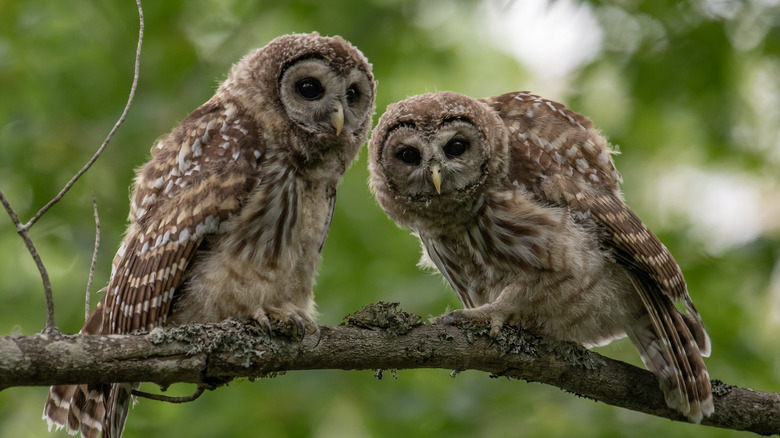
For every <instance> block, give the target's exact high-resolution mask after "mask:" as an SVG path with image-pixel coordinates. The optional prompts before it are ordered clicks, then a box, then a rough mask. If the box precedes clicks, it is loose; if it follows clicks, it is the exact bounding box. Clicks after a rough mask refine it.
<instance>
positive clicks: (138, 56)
mask: <svg viewBox="0 0 780 438" xmlns="http://www.w3.org/2000/svg"><path fill="white" fill-rule="evenodd" d="M135 3H136V4H137V5H138V17H139V19H140V29H139V31H138V46H137V47H136V49H135V70H134V72H133V85H132V86H131V87H130V96H128V98H127V103H126V104H125V109H124V110H123V111H122V115H121V116H119V120H117V121H116V123H115V124H114V127H113V128H111V132H109V133H108V136H106V139H105V140H103V144H101V145H100V147H99V148H98V150H97V152H95V154H94V155H93V156H92V158H90V159H89V161H88V162H87V164H85V165H84V167H82V168H81V170H79V171H78V172H77V173H76V174H75V175H73V178H71V179H70V181H68V183H67V184H65V187H63V188H62V190H60V192H59V193H58V194H57V196H55V197H54V198H53V199H52V200H51V201H49V202H48V203H47V204H46V205H44V206H43V208H41V209H40V210H39V211H38V213H36V214H35V216H33V217H32V218H31V219H30V221H29V222H27V223H26V224H25V225H24V226H25V227H26V228H30V227H31V226H32V225H33V224H34V223H35V222H37V221H38V219H40V218H41V216H43V214H44V213H46V211H48V210H49V208H51V207H52V206H53V205H54V204H56V203H57V202H59V200H60V199H62V197H63V196H65V194H66V193H67V192H68V190H70V188H71V187H72V186H73V184H75V183H76V181H78V179H79V178H81V176H82V175H84V173H86V172H87V170H89V168H90V167H92V165H93V164H94V163H95V161H97V159H98V157H100V155H101V154H102V153H103V151H104V150H105V149H106V147H107V146H108V143H109V142H110V141H111V139H112V138H113V137H114V134H115V133H116V131H117V130H118V129H119V127H120V126H122V123H124V121H125V117H127V113H128V112H129V111H130V106H131V105H132V104H133V99H134V98H135V90H136V88H137V87H138V76H139V71H140V68H141V43H142V42H143V39H144V11H143V9H141V0H136V2H135Z"/></svg>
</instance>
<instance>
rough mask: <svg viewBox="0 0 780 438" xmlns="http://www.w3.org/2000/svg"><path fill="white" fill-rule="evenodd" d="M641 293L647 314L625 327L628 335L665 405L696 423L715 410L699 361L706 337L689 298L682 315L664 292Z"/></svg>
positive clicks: (707, 350)
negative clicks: (658, 388) (651, 373)
mask: <svg viewBox="0 0 780 438" xmlns="http://www.w3.org/2000/svg"><path fill="white" fill-rule="evenodd" d="M640 294H641V292H640ZM642 295H644V296H642V299H643V301H645V308H646V309H647V310H648V314H647V315H646V317H645V318H643V319H641V320H639V321H637V324H635V325H634V326H633V327H631V328H630V329H629V330H627V333H628V337H629V339H631V342H632V343H633V344H634V346H635V347H636V349H637V350H638V351H639V355H640V356H641V358H642V362H644V364H645V366H646V367H647V368H648V369H649V370H650V371H652V372H653V374H655V375H656V377H657V378H658V382H659V384H660V386H661V390H662V391H663V393H664V398H665V399H666V404H667V405H668V406H669V407H670V408H672V409H675V410H677V411H679V412H680V413H682V414H683V415H685V416H686V417H688V419H689V420H690V421H692V422H694V423H697V424H698V423H700V422H701V420H702V418H704V416H710V415H712V413H713V412H714V411H715V407H714V405H713V401H712V390H711V388H710V377H709V374H708V373H707V367H706V366H705V365H704V361H703V360H702V356H705V357H706V356H709V353H710V340H709V337H708V336H707V333H706V332H705V331H704V327H703V325H702V323H701V319H700V318H699V315H698V313H697V312H696V308H695V307H693V303H691V302H690V299H689V298H687V297H686V299H685V305H686V310H687V311H688V314H683V313H681V312H680V311H679V310H677V308H676V307H675V305H674V303H673V302H672V300H671V299H670V298H669V297H667V296H665V295H661V294H658V293H655V294H642Z"/></svg>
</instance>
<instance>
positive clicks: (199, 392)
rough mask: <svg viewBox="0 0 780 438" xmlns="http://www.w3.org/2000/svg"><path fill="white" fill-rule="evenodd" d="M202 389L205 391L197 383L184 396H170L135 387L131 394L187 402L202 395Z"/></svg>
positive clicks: (167, 401) (160, 399)
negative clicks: (193, 390) (192, 389)
mask: <svg viewBox="0 0 780 438" xmlns="http://www.w3.org/2000/svg"><path fill="white" fill-rule="evenodd" d="M204 391H206V387H205V386H203V385H198V388H197V389H196V390H195V392H193V393H192V394H190V395H187V396H184V397H171V396H169V395H162V394H152V393H151V392H144V391H139V390H137V389H134V390H133V395H135V396H137V397H143V398H148V399H150V400H157V401H162V402H166V403H189V402H191V401H195V400H197V399H198V397H200V396H201V395H203V392H204Z"/></svg>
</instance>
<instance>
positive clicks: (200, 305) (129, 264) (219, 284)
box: [43, 33, 376, 437]
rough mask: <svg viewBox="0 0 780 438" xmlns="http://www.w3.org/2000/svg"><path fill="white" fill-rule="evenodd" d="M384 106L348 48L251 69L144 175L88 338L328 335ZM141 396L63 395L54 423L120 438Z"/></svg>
mask: <svg viewBox="0 0 780 438" xmlns="http://www.w3.org/2000/svg"><path fill="white" fill-rule="evenodd" d="M375 94H376V88H375V82H374V78H373V74H372V71H371V65H370V64H369V63H368V61H367V60H366V58H365V57H364V56H363V54H362V53H361V52H360V51H359V50H358V49H357V48H355V47H353V46H352V45H350V44H349V43H348V42H347V41H345V40H343V39H342V38H340V37H322V36H320V35H319V34H317V33H312V34H298V35H286V36H282V37H279V38H277V39H275V40H273V41H271V42H270V43H268V45H266V46H265V47H263V48H260V49H257V50H255V51H253V52H251V53H249V54H248V55H246V56H245V57H244V58H243V59H241V60H240V61H239V62H238V63H237V64H235V65H234V66H233V68H232V69H231V71H230V73H229V74H228V77H227V79H226V80H225V81H224V82H223V83H222V84H221V85H220V86H219V88H218V90H217V92H216V94H215V95H214V97H212V98H211V99H209V100H208V101H207V102H206V103H204V104H203V105H201V106H200V107H199V108H197V109H196V110H195V111H193V112H192V113H191V114H189V115H188V116H187V117H186V118H185V119H184V120H183V121H182V122H181V124H179V126H177V127H176V128H174V129H173V131H172V132H171V133H170V134H169V135H167V136H166V137H164V138H163V139H161V140H159V141H158V142H157V143H156V145H155V146H154V147H153V148H152V158H151V160H150V161H149V162H147V163H146V164H145V165H143V166H142V167H141V168H140V169H139V170H138V172H137V177H136V180H135V187H134V190H133V193H132V195H131V205H130V215H129V222H130V224H129V227H128V229H127V234H126V237H125V238H124V240H123V242H122V244H121V246H120V248H119V251H118V252H117V254H116V256H115V258H114V261H113V269H112V273H111V277H110V280H109V285H108V288H107V292H106V295H105V296H104V297H103V298H102V299H101V300H100V302H99V303H98V305H97V308H96V309H95V311H94V312H93V313H92V315H91V316H90V317H89V319H88V320H87V322H86V324H85V325H84V327H83V328H82V330H81V333H84V334H112V333H132V332H135V331H138V330H150V329H152V328H154V327H158V326H164V325H168V324H177V325H178V324H185V323H191V322H199V323H209V322H218V321H221V320H224V319H227V318H239V319H246V318H253V319H255V320H258V321H260V322H262V323H265V324H266V325H268V326H269V327H270V324H269V319H278V320H282V321H284V322H287V323H293V324H295V325H297V326H300V328H301V330H303V333H304V335H305V333H306V332H307V331H308V332H315V331H316V330H317V326H316V324H315V317H316V311H315V308H314V300H313V295H312V286H313V281H314V275H315V271H316V268H317V264H318V263H319V260H320V254H321V252H322V248H323V245H324V244H325V238H326V236H327V234H328V229H329V227H330V223H331V219H332V217H333V210H334V205H335V202H336V187H337V186H338V184H339V182H340V181H341V178H342V175H343V174H344V172H345V170H346V169H347V168H348V167H349V166H350V165H351V164H352V162H353V161H354V160H355V158H356V156H357V153H358V149H359V148H360V146H361V145H362V144H363V143H364V142H365V141H366V139H367V136H368V131H369V129H370V125H371V119H372V115H373V112H374V97H375ZM133 387H137V385H132V384H111V383H107V384H104V385H89V386H86V385H78V386H76V385H69V386H53V387H52V388H51V390H50V392H49V397H48V399H47V401H46V404H45V407H44V413H43V418H44V419H45V420H47V421H48V422H49V429H51V427H52V426H57V427H58V428H59V427H65V428H66V429H67V430H68V432H69V433H71V434H76V433H78V431H79V428H80V429H81V435H82V436H83V437H96V436H97V435H98V434H99V433H101V432H102V433H103V436H104V437H119V436H121V434H122V430H123V429H124V424H125V420H126V417H127V411H128V407H129V401H130V399H131V391H132V389H133Z"/></svg>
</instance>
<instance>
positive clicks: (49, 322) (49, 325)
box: [0, 190, 59, 333]
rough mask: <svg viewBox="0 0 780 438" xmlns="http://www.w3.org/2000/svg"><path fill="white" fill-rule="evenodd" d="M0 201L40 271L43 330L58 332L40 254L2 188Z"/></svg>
mask: <svg viewBox="0 0 780 438" xmlns="http://www.w3.org/2000/svg"><path fill="white" fill-rule="evenodd" d="M0 202H2V204H3V207H5V211H7V212H8V216H10V217H11V221H12V222H13V223H14V225H15V226H16V233H17V234H19V237H21V238H22V241H23V242H24V245H25V246H26V247H27V251H29V252H30V255H31V256H32V258H33V261H35V266H37V267H38V272H40V273H41V281H42V282H43V291H44V293H45V295H46V326H44V328H43V332H44V333H58V332H59V330H57V326H55V325H54V298H53V297H52V293H51V282H50V281H49V273H48V272H46V267H45V266H43V261H41V256H40V255H39V254H38V250H37V249H36V248H35V245H34V244H33V242H32V240H30V235H29V233H28V232H27V228H25V226H23V225H22V223H21V221H20V220H19V216H17V215H16V212H15V211H14V209H13V208H12V207H11V203H9V202H8V199H7V198H6V197H5V193H3V191H2V190H0Z"/></svg>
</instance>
